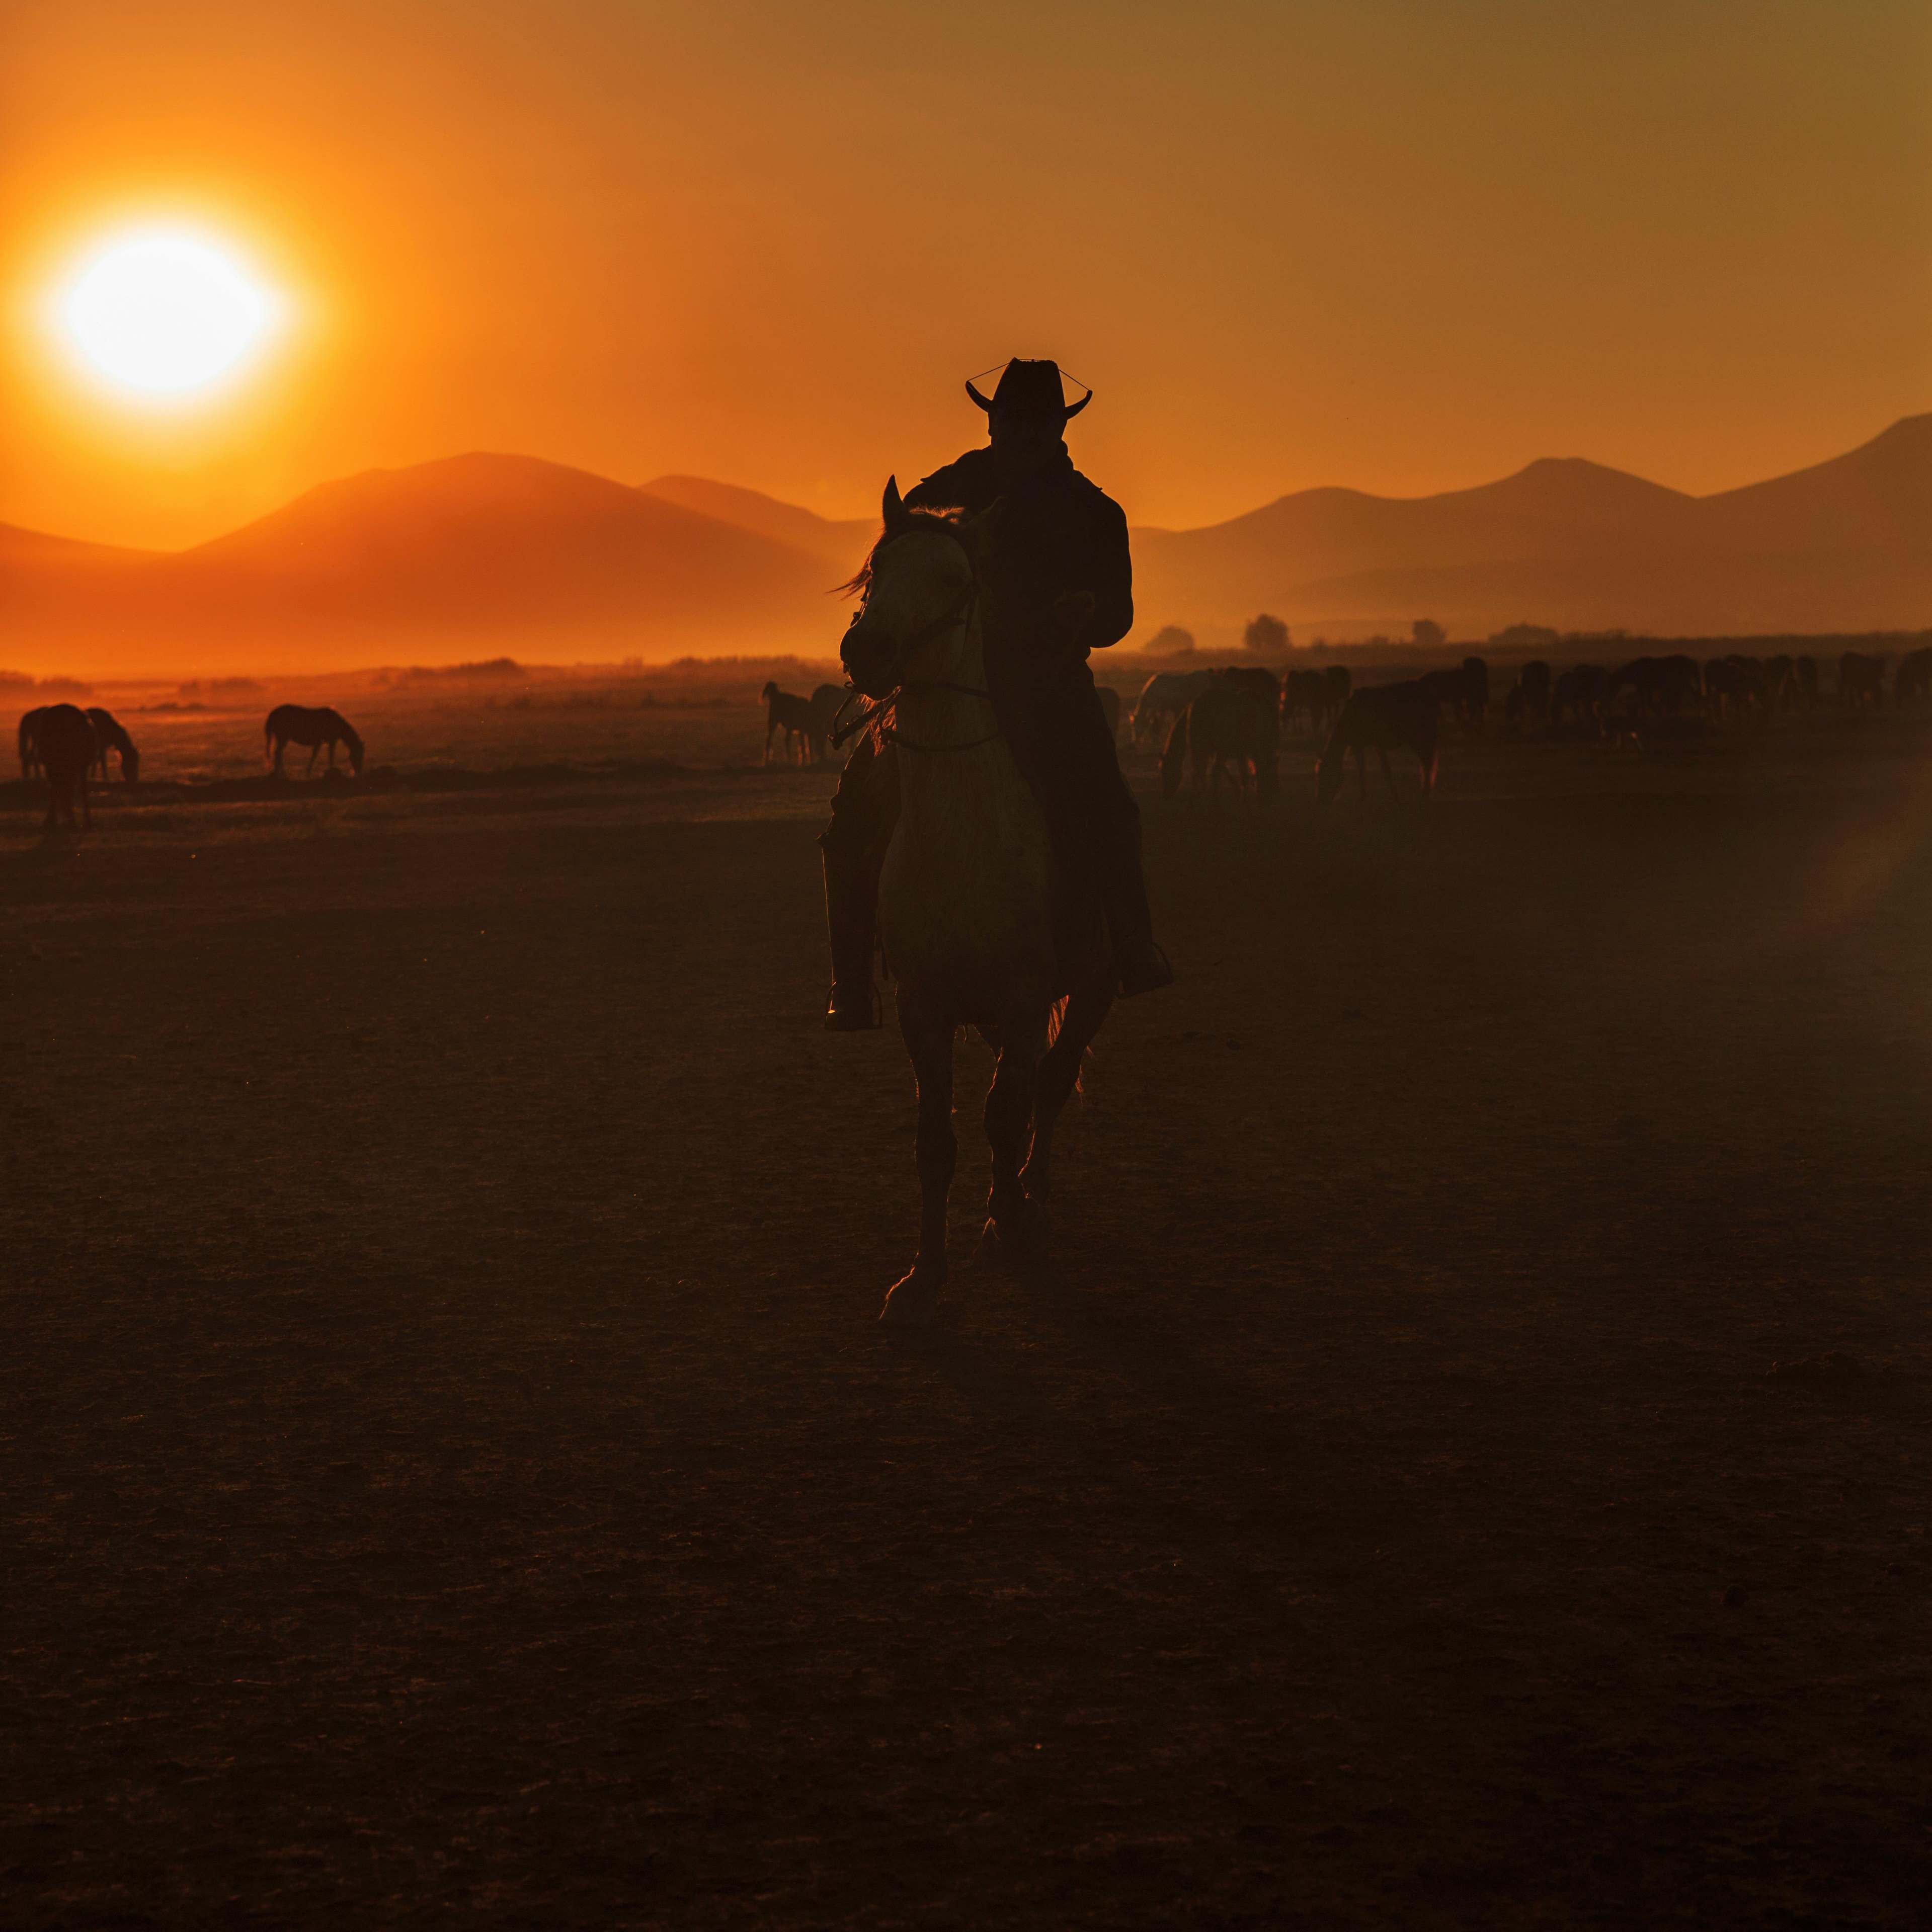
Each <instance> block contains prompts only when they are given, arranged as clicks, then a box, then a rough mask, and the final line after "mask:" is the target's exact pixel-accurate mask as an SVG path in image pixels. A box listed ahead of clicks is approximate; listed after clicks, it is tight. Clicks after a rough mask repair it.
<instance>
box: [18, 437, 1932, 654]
mask: <svg viewBox="0 0 1932 1932" xmlns="http://www.w3.org/2000/svg"><path fill="white" fill-rule="evenodd" d="M876 528H877V526H876V525H875V524H874V523H871V521H870V520H866V519H856V518H855V519H852V520H846V521H838V520H831V519H827V518H825V517H818V516H815V515H814V514H812V513H811V511H808V510H804V509H801V508H797V507H796V505H791V504H788V503H784V502H779V501H778V500H777V499H775V498H773V497H770V496H763V495H761V494H760V493H759V492H757V491H756V490H745V489H742V488H739V487H735V486H733V485H730V484H722V483H714V482H710V481H706V479H704V478H701V477H689V476H666V477H660V478H658V479H657V480H656V481H654V482H652V483H649V484H645V485H644V486H643V487H641V488H632V487H628V486H626V485H625V484H620V483H616V482H613V481H610V479H608V478H605V477H601V476H595V475H591V474H589V472H586V471H583V470H580V469H571V468H569V467H568V466H565V465H563V464H561V463H547V462H544V461H541V460H538V459H537V458H533V457H525V456H514V455H487V454H475V455H466V456H458V457H451V458H446V459H444V460H441V461H438V462H434V463H420V464H417V465H416V466H413V467H410V468H408V469H388V470H371V471H368V472H365V473H364V474H362V475H357V476H351V477H346V478H343V479H341V481H336V482H333V483H327V484H323V485H321V486H320V487H318V488H317V489H314V490H309V491H308V492H307V493H305V494H304V495H302V496H299V497H297V498H296V499H295V500H294V501H293V502H290V503H289V504H287V505H284V507H283V508H281V509H279V510H277V511H274V512H273V513H272V514H270V515H269V516H266V517H262V518H261V519H260V520H258V521H257V522H254V523H250V524H248V525H247V526H245V527H244V528H242V529H239V530H236V531H233V532H230V533H229V535H226V536H223V537H221V538H217V539H216V540H215V541H213V542H211V543H206V544H201V545H199V546H198V547H196V548H195V549H193V550H183V551H179V552H175V553H166V554H163V553H157V552H150V551H137V550H115V549H112V548H110V547H105V546H102V545H98V544H82V543H74V542H71V541H68V540H66V539H65V538H58V537H52V536H46V535H41V534H40V533H38V532H34V531H28V530H20V529H11V528H8V527H6V526H0V662H5V663H7V664H12V665H14V666H16V667H19V668H20V669H23V670H43V671H46V670H64V669H68V668H75V669H82V670H89V671H99V672H103V673H107V672H116V671H118V672H145V671H151V670H170V671H173V670H181V671H220V670H276V669H278V668H283V669H291V670H293V669H298V668H299V669H310V670H329V669H338V668H344V667H351V666H356V665H372V664H399V663H423V662H434V661H437V660H438V659H440V658H484V657H490V656H493V655H498V654H499V653H500V654H503V655H513V656H516V657H519V658H523V659H526V660H531V661H543V660H544V659H545V658H550V659H556V658H571V657H602V658H621V657H625V656H632V655H634V656H639V657H643V658H657V659H662V658H671V657H675V656H679V655H685V654H701V655H722V654H727V653H728V654H733V655H748V656H749V655H757V656H764V655H772V654H773V653H777V652H800V653H802V654H803V655H808V656H811V657H815V658H823V657H824V656H826V655H829V650H830V648H831V646H832V644H833V643H835V640H836V638H837V635H838V631H839V630H840V629H841V628H842V624H843V607H842V606H841V604H840V603H839V602H838V600H837V599H836V598H833V597H831V596H829V595H827V594H826V592H827V588H828V586H829V585H832V584H833V583H837V582H838V581H839V580H841V578H842V577H845V576H846V575H847V574H850V571H852V570H853V568H854V567H855V566H856V564H857V562H858V561H859V558H860V557H861V556H862V554H863V553H864V550H865V546H866V544H868V543H869V542H870V541H871V538H872V536H873V535H874V532H875V531H876ZM1134 546H1135V562H1136V604H1137V606H1138V607H1139V617H1140V625H1139V633H1138V634H1142V635H1145V634H1150V633H1151V631H1154V629H1155V628H1157V627H1158V626H1159V625H1163V624H1165V623H1169V622H1173V623H1180V624H1184V625H1187V626H1188V627H1189V628H1193V629H1196V630H1198V631H1200V632H1201V633H1202V634H1203V636H1204V637H1210V638H1211V637H1213V636H1214V633H1215V632H1216V631H1217V630H1219V631H1222V632H1223V633H1224V634H1226V633H1230V632H1232V631H1233V630H1234V629H1235V628H1236V627H1238V625H1240V624H1241V623H1242V622H1244V620H1245V619H1247V618H1249V617H1251V616H1253V615H1254V614H1255V613H1256V612H1258V611H1261V610H1272V611H1274V612H1275V613H1277V614H1278V615H1280V616H1283V617H1284V618H1286V619H1287V620H1288V621H1289V623H1290V624H1291V625H1298V626H1301V628H1302V629H1303V630H1304V633H1305V632H1306V631H1307V630H1308V629H1309V628H1313V627H1315V626H1318V625H1320V624H1322V622H1330V623H1335V622H1342V621H1344V620H1348V621H1354V622H1361V623H1373V624H1375V625H1377V626H1378V627H1381V626H1384V625H1387V626H1400V627H1401V628H1405V629H1406V627H1407V624H1408V622H1409V619H1412V618H1415V617H1421V616H1430V617H1433V618H1435V619H1437V620H1438V621H1439V622H1442V623H1443V624H1445V625H1447V626H1448V628H1449V629H1450V631H1451V633H1452V634H1454V635H1457V636H1462V637H1470V636H1478V637H1480V636H1483V635H1485V634H1487V633H1488V632H1490V631H1493V630H1496V629H1499V628H1502V626H1503V625H1505V624H1508V623H1511V622H1516V621H1519V620H1522V619H1530V620H1532V621H1535V622H1539V623H1544V624H1548V625H1553V626H1555V627H1556V628H1559V629H1565V630H1571V629H1575V630H1585V629H1588V630H1596V629H1606V628H1616V627H1622V628H1626V629H1628V630H1631V631H1647V632H1649V633H1652V634H1658V635H1670V634H1706V635H1715V634H1738V633H1742V632H1748V631H1767V632H1773V631H1783V632H1790V631H1850V630H1870V629H1885V628H1900V629H1916V628H1923V627H1924V626H1925V625H1928V624H1932V416H1914V417H1910V418H1908V419H1906V420H1905V421H1903V422H1899V423H1897V424H1895V425H1893V427H1892V428H1890V429H1888V430H1887V431H1885V434H1883V435H1882V436H1880V437H1876V438H1875V439H1874V440H1873V441H1871V442H1870V443H1866V444H1864V446H1861V448H1859V449H1855V450H1852V452H1849V454H1847V455H1843V456H1841V457H1837V458H1833V459H1832V460H1830V461H1829V462H1826V463H1819V464H1817V465H1815V466H1813V467H1811V468H1810V469H1802V470H1799V471H1797V472H1795V473H1793V475H1788V476H1781V477H1777V478H1773V479H1772V480H1771V481H1767V482H1763V483H1757V484H1751V485H1750V486H1748V487H1746V488H1743V489H1739V490H1727V491H1724V492H1723V493H1721V494H1719V495H1717V496H1706V497H1694V496H1685V494H1683V493H1682V492H1680V491H1678V490H1667V489H1664V488H1663V487H1661V486H1659V485H1658V484H1654V483H1649V482H1646V481H1644V480H1643V478H1640V477H1636V476H1631V475H1625V474H1624V473H1622V472H1620V471H1618V470H1614V469H1605V468H1604V467H1603V466H1601V465H1600V464H1597V463H1589V462H1586V461H1583V460H1581V459H1579V458H1563V459H1556V458H1548V459H1545V460H1542V461H1540V462H1536V463H1531V464H1530V465H1529V466H1528V467H1527V468H1526V469H1523V470H1520V471H1519V472H1517V474H1516V475H1514V476H1508V477H1505V478H1502V480H1501V481H1498V482H1494V483H1487V484H1483V485H1481V487H1478V488H1475V489H1471V490H1451V491H1447V492H1445V493H1442V494H1441V495H1438V496H1424V497H1415V498H1392V497H1382V496H1369V495H1367V494H1365V493H1363V492H1361V491H1359V490H1337V489H1322V490H1303V491H1301V492H1300V493H1298V494H1296V495H1294V496H1284V497H1282V498H1281V499H1279V500H1278V501H1277V502H1273V503H1271V504H1268V505H1266V506H1265V508H1261V509H1259V510H1255V511H1250V513H1249V514H1247V515H1246V516H1242V517H1235V518H1234V519H1233V520H1232V521H1230V522H1228V523H1219V524H1216V525H1214V526H1211V527H1210V528H1208V529H1196V530H1181V531H1176V530H1163V529H1139V530H1136V532H1135V534H1134Z"/></svg>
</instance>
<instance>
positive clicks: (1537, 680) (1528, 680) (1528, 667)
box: [1511, 658, 1551, 724]
mask: <svg viewBox="0 0 1932 1932" xmlns="http://www.w3.org/2000/svg"><path fill="white" fill-rule="evenodd" d="M1550 682H1551V679H1550V667H1549V665H1547V664H1545V663H1544V661H1543V660H1542V658H1531V659H1530V661H1529V663H1527V664H1525V665H1524V666H1523V668H1522V670H1520V671H1518V672H1517V674H1516V689H1515V690H1514V691H1513V692H1511V696H1512V697H1514V698H1515V699H1516V700H1517V714H1518V715H1519V716H1520V717H1521V718H1523V719H1524V720H1525V721H1526V722H1528V723H1529V724H1542V723H1544V721H1546V720H1547V718H1549V715H1550Z"/></svg>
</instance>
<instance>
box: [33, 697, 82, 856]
mask: <svg viewBox="0 0 1932 1932" xmlns="http://www.w3.org/2000/svg"><path fill="white" fill-rule="evenodd" d="M30 738H31V740H32V742H33V746H34V753H35V756H36V758H37V762H38V763H40V766H42V767H43V769H45V771H46V775H47V815H46V829H47V830H48V831H49V832H51V831H52V830H53V829H54V815H55V813H56V812H58V814H60V816H61V817H63V818H65V820H67V822H68V825H69V826H72V825H73V823H74V803H75V801H76V800H77V799H78V800H79V801H80V822H81V825H82V826H83V829H92V826H93V824H94V814H93V813H92V811H89V809H88V804H87V773H88V768H89V766H91V765H92V763H94V760H95V742H94V727H93V726H92V724H89V722H88V720H87V713H86V712H85V711H83V710H82V709H80V707H79V706H77V705H72V704H49V705H47V706H44V707H43V709H40V710H38V711H30V712H28V713H27V715H26V717H24V718H22V719H21V720H20V742H21V744H22V746H23V759H24V747H25V746H26V743H27V742H28V739H30Z"/></svg>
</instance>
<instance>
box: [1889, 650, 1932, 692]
mask: <svg viewBox="0 0 1932 1932" xmlns="http://www.w3.org/2000/svg"><path fill="white" fill-rule="evenodd" d="M1923 697H1932V650H1918V651H1907V652H1906V654H1905V655H1904V656H1903V657H1902V658H1900V659H1899V661H1898V670H1897V674H1896V675H1895V676H1894V677H1893V679H1892V680H1891V700H1892V702H1893V703H1894V704H1903V703H1905V702H1906V700H1908V699H1915V698H1923Z"/></svg>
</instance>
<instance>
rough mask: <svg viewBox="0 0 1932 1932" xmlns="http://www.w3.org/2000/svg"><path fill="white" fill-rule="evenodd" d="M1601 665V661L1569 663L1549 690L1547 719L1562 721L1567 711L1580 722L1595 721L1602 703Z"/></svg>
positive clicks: (1589, 722) (1602, 682)
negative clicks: (1569, 665) (1568, 666)
mask: <svg viewBox="0 0 1932 1932" xmlns="http://www.w3.org/2000/svg"><path fill="white" fill-rule="evenodd" d="M1603 696H1604V667H1603V666H1602V665H1601V664H1572V665H1571V667H1570V668H1569V669H1568V670H1566V671H1564V672H1562V673H1559V676H1558V677H1557V679H1556V682H1555V683H1554V684H1553V685H1551V686H1550V723H1551V724H1562V722H1563V714H1564V712H1565V711H1568V712H1571V714H1572V715H1574V717H1575V718H1576V721H1577V723H1578V724H1594V723H1595V721H1596V717H1597V712H1598V706H1600V705H1601V703H1602V702H1603Z"/></svg>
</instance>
